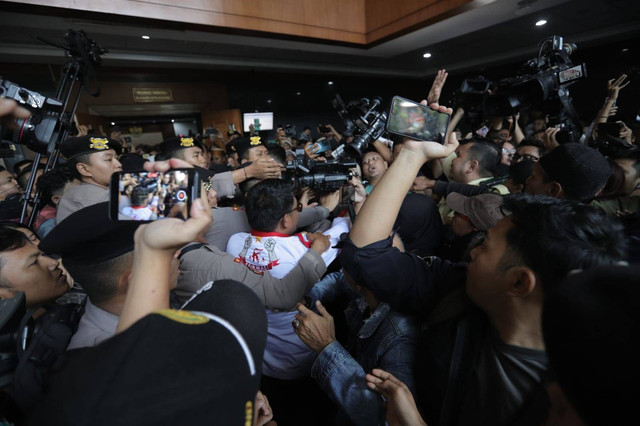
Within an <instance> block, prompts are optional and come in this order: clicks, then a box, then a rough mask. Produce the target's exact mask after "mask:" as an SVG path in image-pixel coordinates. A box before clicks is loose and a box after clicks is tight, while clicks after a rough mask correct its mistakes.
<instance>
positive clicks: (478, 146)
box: [467, 140, 502, 177]
mask: <svg viewBox="0 0 640 426" xmlns="http://www.w3.org/2000/svg"><path fill="white" fill-rule="evenodd" d="M468 143H471V144H472V145H471V146H470V147H469V150H468V151H467V159H468V160H476V161H477V162H478V166H479V168H480V170H479V174H480V176H481V177H488V176H493V174H494V173H495V172H496V169H497V167H498V164H499V163H500V160H501V158H502V156H501V155H500V151H498V147H497V146H496V145H495V144H494V143H492V142H487V141H485V140H473V141H471V142H468Z"/></svg>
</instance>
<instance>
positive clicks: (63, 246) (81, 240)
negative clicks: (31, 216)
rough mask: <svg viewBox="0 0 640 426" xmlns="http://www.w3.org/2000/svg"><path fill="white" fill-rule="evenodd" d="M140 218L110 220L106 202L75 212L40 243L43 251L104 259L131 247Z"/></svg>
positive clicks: (80, 258) (83, 259) (82, 258)
mask: <svg viewBox="0 0 640 426" xmlns="http://www.w3.org/2000/svg"><path fill="white" fill-rule="evenodd" d="M139 225H140V223H139V222H113V221H112V220H111V219H110V218H109V202H108V201H105V202H104V203H98V204H94V205H92V206H89V207H85V208H83V209H80V210H78V211H77V212H74V213H73V214H71V215H69V216H68V217H67V218H66V219H65V220H63V221H62V222H60V223H59V224H57V225H56V226H55V227H54V228H53V229H52V230H51V232H49V233H48V234H47V236H46V237H45V238H44V239H43V240H42V242H41V243H40V250H42V251H43V252H45V253H48V254H53V255H58V256H61V257H62V258H66V259H73V260H76V261H78V262H96V263H97V262H104V261H106V260H110V259H114V258H116V257H118V256H121V255H123V254H125V253H128V252H130V251H132V250H133V234H134V233H135V232H136V229H138V226H139Z"/></svg>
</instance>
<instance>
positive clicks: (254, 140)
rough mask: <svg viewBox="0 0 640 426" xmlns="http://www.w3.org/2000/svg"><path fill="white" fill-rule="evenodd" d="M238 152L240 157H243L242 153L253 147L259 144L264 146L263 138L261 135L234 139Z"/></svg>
mask: <svg viewBox="0 0 640 426" xmlns="http://www.w3.org/2000/svg"><path fill="white" fill-rule="evenodd" d="M233 142H234V147H235V149H236V152H237V153H238V157H239V158H242V155H243V154H244V153H245V152H246V151H248V150H250V149H251V148H255V147H257V146H264V144H263V143H262V139H260V136H250V137H246V138H238V139H236V140H234V141H233Z"/></svg>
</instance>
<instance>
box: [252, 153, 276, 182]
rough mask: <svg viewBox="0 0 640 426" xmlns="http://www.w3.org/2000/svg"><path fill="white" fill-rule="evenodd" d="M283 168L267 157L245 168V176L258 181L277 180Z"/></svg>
mask: <svg viewBox="0 0 640 426" xmlns="http://www.w3.org/2000/svg"><path fill="white" fill-rule="evenodd" d="M282 171H284V167H282V166H281V165H280V164H278V163H276V162H275V161H273V159H271V158H268V157H263V158H258V159H257V160H256V161H254V162H253V163H252V164H251V165H250V166H247V174H248V175H249V176H250V177H255V178H258V179H260V180H262V179H269V178H279V177H280V176H281V175H282Z"/></svg>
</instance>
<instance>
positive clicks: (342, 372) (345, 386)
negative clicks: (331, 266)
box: [308, 272, 419, 425]
mask: <svg viewBox="0 0 640 426" xmlns="http://www.w3.org/2000/svg"><path fill="white" fill-rule="evenodd" d="M341 293H348V294H349V296H350V297H351V299H352V300H351V303H350V304H349V306H348V308H347V310H346V311H345V315H346V318H347V323H348V325H349V335H348V341H347V343H346V347H345V346H343V345H341V344H340V343H339V342H337V341H334V342H333V343H331V344H329V345H328V346H327V347H325V348H324V350H323V351H322V352H321V353H320V354H319V355H318V358H316V360H315V362H314V364H313V367H312V369H311V376H312V377H313V378H314V379H315V380H316V381H317V382H318V384H319V385H320V386H321V387H322V389H324V391H325V392H327V394H328V395H329V397H330V398H331V399H332V400H333V401H334V402H335V403H336V404H337V405H338V406H339V407H340V409H341V410H340V413H339V414H338V419H337V424H357V425H377V424H382V425H383V424H385V410H384V406H383V399H382V397H381V396H380V395H379V394H378V393H376V392H374V391H372V390H370V389H369V388H368V387H367V385H366V379H365V374H366V373H370V372H371V370H372V369H373V368H382V369H383V370H385V371H388V372H390V373H391V374H393V375H394V376H396V377H397V378H398V379H399V380H402V381H403V382H404V383H405V384H406V385H407V386H408V387H409V389H410V390H411V392H412V393H414V378H413V363H414V358H415V346H416V343H417V338H418V332H419V327H418V323H417V320H416V318H415V317H412V316H408V315H402V314H398V313H396V312H393V311H391V309H390V308H389V305H387V304H386V303H380V304H379V305H378V306H377V308H376V309H375V310H374V311H373V312H372V313H371V315H370V316H368V317H367V314H368V306H367V304H366V302H365V300H364V299H363V298H361V297H360V296H359V294H358V293H356V292H355V291H353V290H351V289H350V288H349V286H348V285H347V283H346V281H345V279H344V275H343V274H342V272H334V273H332V274H329V275H327V276H326V277H325V278H324V279H322V280H321V281H320V282H318V283H317V284H316V285H315V286H314V288H313V289H312V290H311V292H310V293H309V294H308V296H309V297H310V298H311V301H312V302H315V300H320V301H322V302H325V303H326V302H328V301H330V300H332V299H334V298H335V297H336V296H338V295H339V294H341ZM312 306H313V305H312Z"/></svg>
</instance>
